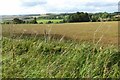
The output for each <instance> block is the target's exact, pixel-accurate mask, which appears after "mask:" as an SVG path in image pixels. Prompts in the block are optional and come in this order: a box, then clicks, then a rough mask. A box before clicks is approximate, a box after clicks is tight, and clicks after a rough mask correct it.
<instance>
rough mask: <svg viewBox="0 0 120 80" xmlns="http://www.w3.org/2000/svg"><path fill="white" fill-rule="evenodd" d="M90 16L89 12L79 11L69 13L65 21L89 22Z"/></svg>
mask: <svg viewBox="0 0 120 80" xmlns="http://www.w3.org/2000/svg"><path fill="white" fill-rule="evenodd" d="M89 21H90V16H89V14H88V13H83V12H77V13H73V14H71V15H69V16H68V17H67V19H66V20H63V22H89Z"/></svg>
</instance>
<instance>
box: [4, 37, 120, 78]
mask: <svg viewBox="0 0 120 80" xmlns="http://www.w3.org/2000/svg"><path fill="white" fill-rule="evenodd" d="M2 43H3V51H2V56H3V59H2V64H3V66H2V67H3V69H2V72H3V75H2V76H3V78H65V77H66V78H80V77H82V78H89V77H94V78H119V77H120V59H119V58H120V54H119V53H118V52H117V49H116V48H115V47H113V46H108V47H104V48H103V49H102V47H101V46H97V47H95V46H94V45H93V44H90V43H84V42H83V43H76V42H73V41H64V40H62V41H59V40H51V41H47V42H46V41H44V40H42V39H37V38H36V39H35V38H21V39H11V38H6V37H3V40H2Z"/></svg>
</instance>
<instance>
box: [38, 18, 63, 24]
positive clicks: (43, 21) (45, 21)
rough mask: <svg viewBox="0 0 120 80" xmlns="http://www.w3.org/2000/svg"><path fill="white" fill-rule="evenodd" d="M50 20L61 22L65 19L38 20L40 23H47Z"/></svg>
mask: <svg viewBox="0 0 120 80" xmlns="http://www.w3.org/2000/svg"><path fill="white" fill-rule="evenodd" d="M48 21H51V22H53V23H59V22H60V21H63V19H38V20H37V22H38V23H41V22H42V23H44V24H45V23H47V22H48Z"/></svg>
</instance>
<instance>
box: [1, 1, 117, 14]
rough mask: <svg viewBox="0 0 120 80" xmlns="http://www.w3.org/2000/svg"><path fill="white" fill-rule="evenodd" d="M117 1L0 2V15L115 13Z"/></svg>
mask: <svg viewBox="0 0 120 80" xmlns="http://www.w3.org/2000/svg"><path fill="white" fill-rule="evenodd" d="M118 2H119V0H0V15H20V14H45V13H71V12H78V11H79V12H89V13H96V12H117V11H118Z"/></svg>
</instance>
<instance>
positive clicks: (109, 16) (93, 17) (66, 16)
mask: <svg viewBox="0 0 120 80" xmlns="http://www.w3.org/2000/svg"><path fill="white" fill-rule="evenodd" d="M23 16H24V18H23ZM119 16H120V14H119V13H107V12H102V13H84V12H76V13H63V14H44V15H42V14H41V15H40V14H38V15H37V14H36V15H22V16H19V17H18V18H20V19H21V20H22V21H23V22H22V23H25V24H36V21H35V20H34V19H35V18H36V20H37V22H38V23H39V24H51V23H72V22H104V21H120V18H119ZM8 17H10V16H8ZM11 17H13V16H11ZM3 21H4V22H3V23H2V24H13V23H14V24H15V23H16V22H14V19H12V18H10V20H9V19H8V18H7V17H6V16H5V17H3ZM19 21H20V20H19ZM19 21H18V22H17V24H21V21H20V23H19ZM34 22H35V23H34Z"/></svg>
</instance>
